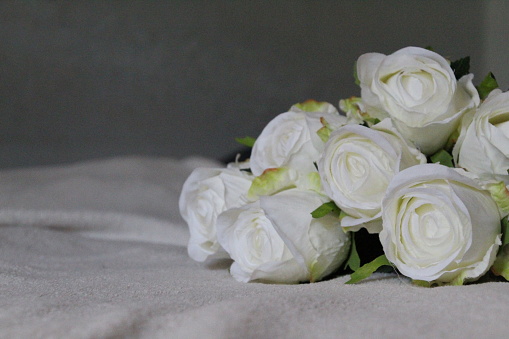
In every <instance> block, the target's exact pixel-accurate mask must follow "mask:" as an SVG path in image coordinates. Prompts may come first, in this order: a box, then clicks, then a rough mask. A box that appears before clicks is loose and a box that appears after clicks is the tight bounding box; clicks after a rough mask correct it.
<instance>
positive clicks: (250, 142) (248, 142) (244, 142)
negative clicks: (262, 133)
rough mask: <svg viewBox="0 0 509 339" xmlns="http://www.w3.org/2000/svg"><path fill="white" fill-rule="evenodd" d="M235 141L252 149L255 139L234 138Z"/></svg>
mask: <svg viewBox="0 0 509 339" xmlns="http://www.w3.org/2000/svg"><path fill="white" fill-rule="evenodd" d="M235 141H236V142H238V143H239V144H241V145H244V146H247V147H253V145H254V143H255V141H256V139H255V138H253V137H245V138H235Z"/></svg>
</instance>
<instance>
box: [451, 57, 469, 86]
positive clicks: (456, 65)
mask: <svg viewBox="0 0 509 339" xmlns="http://www.w3.org/2000/svg"><path fill="white" fill-rule="evenodd" d="M451 68H452V70H453V72H454V76H455V77H456V80H459V79H460V78H461V77H462V76H464V75H467V74H468V73H469V72H470V57H469V56H467V57H464V58H461V59H458V60H456V61H453V62H451Z"/></svg>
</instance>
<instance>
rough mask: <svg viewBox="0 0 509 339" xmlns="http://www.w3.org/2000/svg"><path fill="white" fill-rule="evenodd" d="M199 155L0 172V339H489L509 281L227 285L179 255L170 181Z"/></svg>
mask: <svg viewBox="0 0 509 339" xmlns="http://www.w3.org/2000/svg"><path fill="white" fill-rule="evenodd" d="M196 166H217V164H215V163H213V162H212V161H208V160H204V159H186V160H178V161H177V160H170V159H153V158H119V159H111V160H106V161H96V162H88V163H81V164H77V165H71V166H59V167H51V168H49V167H44V168H35V169H17V170H8V171H3V172H0V337H2V338H240V337H242V338H270V337H280V338H304V337H305V338H310V337H311V338H481V337H482V338H495V337H497V338H501V337H506V336H507V333H509V321H507V316H508V314H509V283H493V282H492V283H481V284H475V285H468V286H462V287H437V288H421V287H415V286H413V285H411V284H410V282H409V281H408V280H406V279H404V278H401V277H397V276H394V275H390V274H375V275H374V276H372V277H371V278H370V279H368V280H366V281H363V282H361V283H358V284H356V285H345V284H344V282H345V281H346V280H347V279H348V277H336V278H332V279H329V280H327V281H323V282H319V283H314V284H301V285H266V284H260V283H249V284H244V283H239V282H237V281H235V280H234V279H233V278H232V277H231V276H230V274H229V272H228V267H229V265H230V264H231V262H229V261H226V260H223V261H215V262H209V263H205V264H201V263H197V262H194V261H193V260H191V259H190V258H189V257H188V256H187V251H186V245H187V239H188V231H187V226H186V225H185V223H184V222H183V221H182V219H181V218H180V216H179V212H178V204H177V202H178V197H179V194H180V189H181V186H182V184H183V182H184V180H185V179H186V177H187V176H188V175H189V173H190V171H191V170H192V168H194V167H196Z"/></svg>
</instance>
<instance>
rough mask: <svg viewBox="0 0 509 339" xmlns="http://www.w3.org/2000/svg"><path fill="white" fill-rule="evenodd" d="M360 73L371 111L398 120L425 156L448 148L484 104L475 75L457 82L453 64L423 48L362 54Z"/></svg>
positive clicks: (374, 115)
mask: <svg viewBox="0 0 509 339" xmlns="http://www.w3.org/2000/svg"><path fill="white" fill-rule="evenodd" d="M357 75H358V78H359V81H360V86H361V97H362V100H363V102H364V103H365V107H366V110H367V112H368V114H369V115H371V116H373V117H376V118H379V119H383V118H385V117H390V118H391V119H393V120H394V123H395V125H396V127H397V128H398V129H399V130H400V131H401V133H402V134H403V136H404V137H406V138H408V139H409V140H410V141H412V142H413V143H414V144H416V145H417V147H418V148H420V150H421V151H422V152H423V153H425V154H433V153H435V152H436V151H438V150H439V149H440V148H442V147H443V146H444V145H445V143H446V142H447V140H448V138H449V136H450V135H451V134H452V132H453V131H454V130H455V129H456V128H457V126H458V124H459V121H460V119H461V117H462V116H463V115H464V114H465V112H467V111H468V110H470V109H472V108H475V107H477V106H478V105H479V95H478V93H477V90H476V89H475V87H474V85H473V84H472V78H473V75H472V74H469V75H465V76H464V77H462V78H461V79H460V80H459V81H456V78H455V76H454V73H453V71H452V69H451V67H450V65H449V62H448V61H447V60H446V59H444V58H443V57H442V56H440V55H439V54H437V53H435V52H432V51H429V50H426V49H423V48H417V47H406V48H403V49H401V50H399V51H397V52H395V53H393V54H391V55H387V56H386V55H384V54H379V53H368V54H364V55H361V56H360V57H359V59H358V60H357Z"/></svg>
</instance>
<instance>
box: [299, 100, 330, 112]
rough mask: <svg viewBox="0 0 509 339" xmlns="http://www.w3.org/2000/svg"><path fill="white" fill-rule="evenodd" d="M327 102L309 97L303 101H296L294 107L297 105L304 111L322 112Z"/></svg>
mask: <svg viewBox="0 0 509 339" xmlns="http://www.w3.org/2000/svg"><path fill="white" fill-rule="evenodd" d="M327 105H329V103H327V102H325V101H316V100H314V99H309V100H306V101H304V102H299V103H296V104H295V105H293V106H295V107H297V108H298V109H300V110H303V111H304V112H322V110H323V109H324V108H326V107H327Z"/></svg>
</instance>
